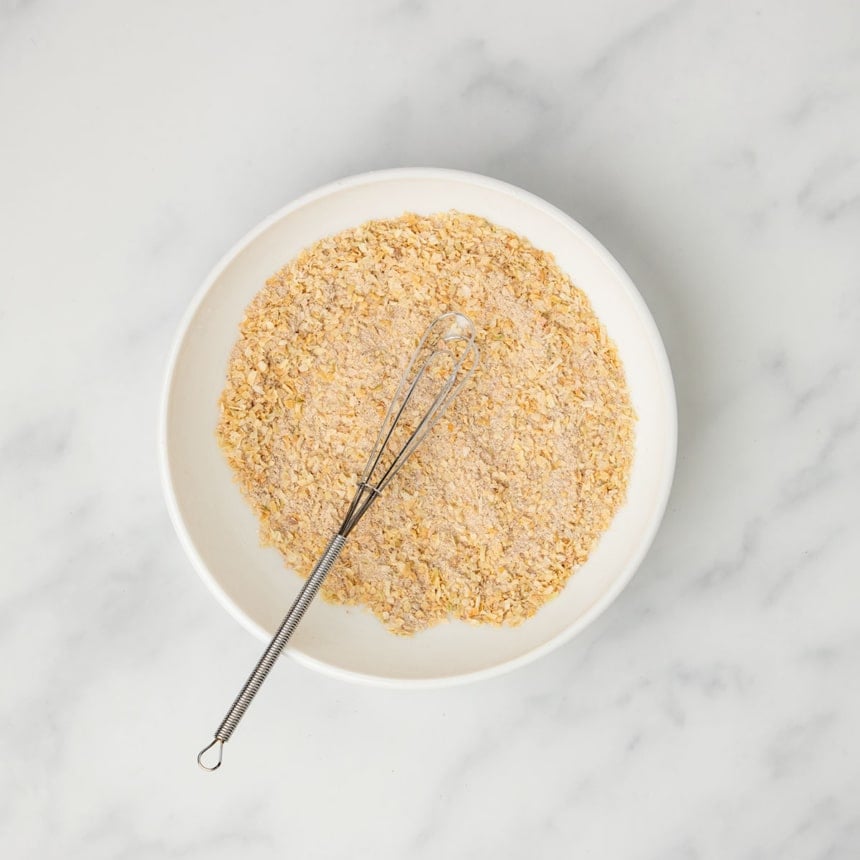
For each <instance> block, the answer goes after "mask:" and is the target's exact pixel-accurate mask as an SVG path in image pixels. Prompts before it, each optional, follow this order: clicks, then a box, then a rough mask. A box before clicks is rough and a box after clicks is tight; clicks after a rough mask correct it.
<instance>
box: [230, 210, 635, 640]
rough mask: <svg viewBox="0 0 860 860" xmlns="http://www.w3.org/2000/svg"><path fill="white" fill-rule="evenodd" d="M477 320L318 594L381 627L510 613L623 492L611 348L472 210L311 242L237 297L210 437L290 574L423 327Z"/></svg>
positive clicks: (519, 243)
mask: <svg viewBox="0 0 860 860" xmlns="http://www.w3.org/2000/svg"><path fill="white" fill-rule="evenodd" d="M448 310H459V311H461V312H463V313H465V314H467V315H469V316H470V317H471V318H472V320H473V321H474V322H475V324H476V326H477V329H478V344H479V347H480V350H481V366H480V367H479V368H478V370H477V371H476V373H475V375H474V376H473V377H472V379H471V380H470V382H469V383H468V384H467V386H466V387H465V388H464V389H463V391H462V392H461V394H460V395H459V397H458V398H457V399H456V400H455V402H454V403H453V405H452V406H451V408H450V409H449V411H448V412H447V413H446V415H445V417H444V418H443V419H442V421H441V422H440V423H439V424H438V425H437V426H436V427H435V428H434V430H433V432H432V433H431V434H430V435H429V436H428V437H427V439H426V440H425V441H424V443H423V444H422V446H421V447H420V448H419V449H418V450H417V452H416V453H415V454H414V455H413V457H412V459H410V461H409V462H408V463H407V464H406V466H405V467H404V468H403V470H402V471H401V472H400V473H399V474H398V475H397V477H396V478H395V479H394V481H392V483H391V484H390V485H389V487H388V489H387V490H386V492H385V496H384V498H383V499H382V500H381V501H380V502H379V503H378V504H376V505H375V506H374V507H373V508H372V509H371V510H370V512H369V513H368V514H367V516H366V517H365V518H364V519H363V520H362V522H361V523H360V524H359V526H358V527H357V528H356V530H355V533H354V534H353V536H352V537H351V539H350V541H349V542H348V543H347V545H346V547H345V549H344V551H343V555H342V558H341V561H340V562H339V563H338V564H337V565H335V567H334V569H333V570H332V572H331V574H329V578H328V580H327V582H326V584H325V586H324V588H323V593H324V595H325V596H326V597H327V598H328V599H330V600H332V601H335V602H337V603H345V604H363V605H365V606H367V607H369V608H370V609H371V610H372V611H373V612H374V613H375V614H376V615H377V616H378V617H379V618H380V619H381V620H382V621H383V623H384V624H385V625H386V626H387V627H388V628H389V629H391V630H392V631H394V632H395V633H401V634H410V633H414V632H415V631H418V630H421V629H423V628H426V627H429V626H431V625H433V624H437V623H438V622H440V621H442V620H443V619H445V618H446V617H453V618H460V619H466V620H469V621H472V622H480V623H490V624H518V623H519V622H521V621H523V620H524V619H526V618H528V617H529V616H531V615H533V614H534V613H535V612H536V611H537V609H539V608H540V606H541V605H542V604H544V603H545V602H546V601H547V600H549V599H550V598H552V597H553V596H554V595H556V594H558V593H559V591H561V589H562V588H563V587H564V585H565V583H566V582H567V580H568V578H569V577H570V576H571V574H572V573H573V572H574V571H575V569H576V567H577V566H579V565H581V564H582V563H583V562H584V561H585V560H586V559H587V558H588V555H589V553H590V552H591V550H592V549H593V547H594V546H595V544H596V542H597V540H598V538H599V537H600V535H601V533H602V532H603V531H604V530H605V529H606V528H607V526H608V525H609V523H610V521H611V519H612V517H613V515H614V514H615V512H616V510H617V509H618V507H619V506H620V505H621V504H622V502H623V501H624V497H625V491H626V486H627V479H628V475H629V471H630V466H631V460H632V456H633V445H634V425H635V415H634V412H633V409H632V407H631V403H630V398H629V394H628V391H627V386H626V383H625V379H624V371H623V368H622V366H621V362H620V360H619V358H618V354H617V352H616V349H615V346H614V344H613V343H612V341H611V340H609V339H608V338H607V336H606V332H605V331H604V329H603V327H602V325H601V324H600V322H599V320H598V319H597V318H596V317H595V315H594V313H593V311H592V310H591V306H590V305H589V302H588V299H587V298H586V297H585V295H584V294H583V293H582V292H580V291H579V290H578V289H577V288H576V287H574V286H573V284H572V283H571V282H570V279H569V278H568V277H567V276H566V275H565V274H564V273H563V272H562V271H561V269H559V267H558V266H557V265H556V264H555V261H554V260H553V258H552V256H551V255H550V254H547V253H545V252H543V251H540V250H538V249H536V248H534V247H533V246H532V245H531V244H529V242H528V241H527V240H525V239H523V238H522V237H520V236H517V235H515V234H514V233H511V232H509V231H508V230H504V229H502V228H500V227H497V226H495V225H494V224H491V223H490V222H488V221H486V220H484V219H482V218H478V217H476V216H473V215H466V214H463V213H460V212H454V211H452V212H446V213H441V214H437V215H432V216H428V217H424V216H417V215H404V216H402V217H400V218H395V219H392V220H386V221H371V222H369V223H367V224H364V225H362V226H360V227H357V228H355V229H351V230H346V231H344V232H342V233H339V234H337V235H336V236H332V237H329V238H327V239H323V240H322V241H320V242H317V243H316V244H315V245H312V246H311V247H310V248H307V249H306V250H305V251H303V252H302V253H301V254H300V255H299V256H298V257H297V258H296V259H294V260H293V261H292V262H290V263H289V264H288V265H287V266H285V267H284V268H283V269H282V270H281V271H280V272H278V273H277V274H276V275H274V276H273V277H272V278H270V279H269V280H268V281H267V282H266V286H265V287H264V288H263V290H262V291H261V292H260V293H259V294H258V295H257V296H256V298H255V299H254V300H253V302H252V303H251V304H250V306H249V307H248V309H247V312H246V314H245V319H244V321H243V322H242V324H241V328H240V330H241V336H240V338H239V341H238V342H237V344H236V347H235V349H234V351H233V353H232V356H231V359H230V364H229V369H228V375H227V384H226V387H225V389H224V392H223V394H222V396H221V400H220V408H221V417H220V421H219V424H218V440H219V442H220V444H221V446H222V448H223V450H224V452H225V454H226V456H227V459H228V461H229V463H230V465H231V466H232V468H233V470H234V472H235V474H236V477H237V479H238V481H239V484H240V486H241V488H242V490H243V492H244V493H245V495H246V497H247V499H248V500H249V502H250V503H251V505H252V506H253V508H254V510H255V512H256V513H257V515H258V517H259V518H260V523H261V526H260V533H261V539H262V541H263V543H264V544H266V545H272V546H275V547H277V549H278V550H280V552H281V554H282V555H283V557H284V559H285V561H286V563H287V565H288V566H289V567H291V568H293V569H295V570H296V571H300V572H301V573H302V575H307V574H308V572H309V571H310V569H311V568H312V566H313V564H314V563H315V562H316V560H317V558H318V556H319V554H320V553H321V552H322V550H323V549H324V548H325V546H326V544H327V543H328V540H329V538H330V537H331V535H332V534H333V533H334V531H336V529H337V528H338V526H339V525H340V522H341V519H342V517H343V514H344V512H345V509H346V506H347V505H348V503H349V500H350V499H351V498H352V495H353V492H354V490H355V482H356V479H357V475H358V473H360V471H361V469H362V468H363V466H364V463H365V460H366V457H367V454H368V452H369V450H370V447H371V445H372V444H373V441H374V439H375V436H376V433H377V430H378V427H379V423H380V421H381V419H382V417H383V415H384V412H385V409H386V407H387V404H388V400H389V398H390V397H391V396H392V395H393V393H394V389H395V387H396V385H397V381H398V379H399V376H400V373H401V372H402V370H403V367H404V365H405V362H406V360H407V359H408V356H409V355H410V353H411V351H412V350H413V349H414V347H415V344H416V343H417V340H418V338H419V336H420V335H421V333H422V332H423V330H424V328H425V327H426V326H427V324H428V323H429V322H431V321H432V320H433V319H434V318H435V317H436V316H438V315H439V314H441V313H443V312H444V311H448Z"/></svg>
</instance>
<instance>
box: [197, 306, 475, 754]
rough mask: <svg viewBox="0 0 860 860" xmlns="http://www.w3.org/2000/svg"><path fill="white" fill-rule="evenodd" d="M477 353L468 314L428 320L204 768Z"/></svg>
mask: <svg viewBox="0 0 860 860" xmlns="http://www.w3.org/2000/svg"><path fill="white" fill-rule="evenodd" d="M478 360H479V353H478V348H477V346H476V345H475V326H474V325H473V323H472V321H471V320H470V319H469V318H468V317H466V316H464V315H463V314H461V313H457V312H451V313H446V314H443V315H442V316H440V317H438V318H437V319H436V320H434V321H433V322H432V323H431V324H430V325H429V326H428V327H427V330H426V331H425V332H424V335H423V337H422V338H421V340H420V342H419V344H418V347H417V348H416V350H415V352H414V353H413V354H412V358H411V359H410V360H409V364H408V365H407V366H406V370H405V371H404V372H403V376H402V377H401V379H400V383H399V385H398V386H397V391H396V393H395V395H394V398H393V399H392V401H391V403H390V404H389V406H388V411H387V412H386V414H385V418H384V419H383V422H382V426H381V427H380V429H379V434H378V436H377V437H376V442H375V444H374V446H373V449H372V450H371V452H370V457H368V460H367V465H366V466H365V468H364V472H363V473H362V476H361V479H360V480H359V482H358V489H357V490H356V492H355V496H353V499H352V503H351V504H350V506H349V508H348V509H347V512H346V516H345V517H344V519H343V522H342V523H341V526H340V528H339V529H338V531H337V534H335V535H334V537H332V539H331V540H330V541H329V543H328V546H327V547H326V549H325V552H324V553H323V554H322V555H321V556H320V559H319V561H318V562H317V563H316V565H315V566H314V569H313V570H312V571H311V574H310V576H309V577H308V578H307V580H306V581H305V584H304V585H303V586H302V588H301V590H300V591H299V594H298V596H297V597H296V599H295V601H294V603H293V605H292V607H290V611H289V612H288V613H287V614H286V617H285V618H284V620H283V621H282V622H281V626H280V627H279V628H278V632H277V633H275V635H274V636H273V637H272V641H271V642H270V643H269V644H268V646H267V648H266V650H265V651H264V652H263V656H262V657H261V658H260V660H259V662H258V663H257V665H256V666H255V667H254V671H253V672H251V674H250V675H249V677H248V680H247V681H246V682H245V685H244V686H243V687H242V690H241V691H240V693H239V695H238V696H237V697H236V699H235V701H234V702H233V704H232V705H231V706H230V710H229V711H228V712H227V716H226V717H224V719H223V721H222V722H221V725H220V726H218V730H217V731H216V732H215V738H214V740H213V741H212V743H210V744H209V745H208V746H207V747H205V748H204V749H202V750H201V751H200V752H199V753H198V755H197V762H198V764H199V765H200V767H202V768H203V769H204V770H217V769H218V768H219V767H220V766H221V761H222V758H223V754H224V744H225V743H227V741H228V740H230V736H231V735H232V734H233V732H234V731H235V730H236V726H238V725H239V721H240V720H241V719H242V717H243V716H244V714H245V711H246V710H247V709H248V706H249V705H250V704H251V702H252V700H253V699H254V696H256V695H257V691H258V690H259V689H260V687H261V686H262V684H263V681H265V680H266V676H267V675H268V674H269V672H270V670H271V668H272V666H274V665H275V661H276V660H277V659H278V656H279V655H280V653H281V651H283V650H284V646H285V645H286V644H287V641H288V640H289V638H290V636H292V635H293V632H294V631H295V629H296V627H297V626H298V624H299V622H300V621H301V620H302V616H304V614H305V612H306V611H307V608H308V606H310V604H311V601H312V600H313V599H314V597H315V596H316V594H317V592H318V591H319V589H320V586H321V585H322V584H323V581H324V580H325V578H326V576H327V575H328V573H329V571H330V570H331V569H332V566H333V565H334V563H335V561H336V560H337V557H338V556H339V555H340V552H341V550H342V549H343V546H344V544H345V543H346V539H347V537H348V536H349V533H350V532H351V531H352V530H353V529H354V528H355V526H356V524H357V523H358V521H359V520H360V519H361V518H362V517H363V516H364V515H365V514H366V513H367V511H368V509H369V508H370V506H371V505H372V504H373V503H374V502H375V501H376V500H377V499H378V498H379V496H380V494H381V493H382V491H383V490H384V489H385V487H386V486H387V485H388V483H389V481H390V480H391V479H392V478H393V477H394V476H395V475H396V474H397V472H398V471H399V470H400V468H401V466H403V464H404V463H405V462H406V460H407V459H408V458H409V456H410V455H411V454H412V453H413V452H414V451H415V449H416V448H417V447H418V446H419V445H420V444H421V442H422V440H423V439H424V437H425V436H426V435H427V433H428V432H429V430H430V428H431V427H432V426H433V425H434V424H435V423H436V422H437V421H438V420H439V419H440V418H441V417H442V414H443V413H444V412H445V410H446V409H447V408H448V406H449V405H450V404H451V401H452V400H453V399H454V397H455V396H456V395H457V393H458V392H459V390H460V389H461V388H462V387H463V385H464V384H465V382H466V380H467V379H468V378H469V377H470V376H471V375H472V372H473V371H474V370H475V367H476V366H477V364H478ZM425 389H426V390H425ZM425 404H428V405H426V406H425ZM210 750H215V751H214V752H213V753H212V756H213V757H215V758H214V761H212V762H211V763H209V764H207V763H206V762H205V761H204V757H206V754H207V753H208V752H209V751H210Z"/></svg>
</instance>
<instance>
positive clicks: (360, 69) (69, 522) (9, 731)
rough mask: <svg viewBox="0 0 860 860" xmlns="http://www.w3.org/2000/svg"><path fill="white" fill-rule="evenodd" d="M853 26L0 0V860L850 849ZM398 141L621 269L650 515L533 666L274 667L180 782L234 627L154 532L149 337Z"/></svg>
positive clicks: (855, 772) (241, 668) (856, 764)
mask: <svg viewBox="0 0 860 860" xmlns="http://www.w3.org/2000/svg"><path fill="white" fill-rule="evenodd" d="M858 42H860V6H858V4H857V3H855V2H852V0H844V2H820V0H819V2H812V0H801V1H800V2H792V3H782V2H777V0H761V2H758V3H756V4H723V3H716V2H713V3H708V2H704V0H699V2H689V0H679V2H671V0H669V2H638V0H610V2H606V3H590V2H589V3H586V2H575V3H564V2H549V0H531V2H529V3H521V4H514V3H507V4H503V3H492V2H488V0H486V1H485V2H480V3H469V4H465V3H459V2H454V0H445V2H437V3H430V2H426V0H402V2H397V0H371V2H366V3H362V4H347V3H329V2H314V3H311V2H303V3H290V4H281V3H275V2H242V3H240V2H218V3H204V2H202V0H189V2H182V3H162V2H156V3H114V2H108V0H102V2H96V0H85V2H80V3H74V4H71V3H70V4H64V3H60V2H57V0H33V1H32V2H20V3H16V2H14V0H13V2H12V3H11V4H10V3H4V4H3V5H2V7H0V116H2V118H3V122H2V129H3V130H2V133H0V189H2V204H0V219H2V223H0V237H2V253H0V284H2V291H3V292H2V295H3V300H2V303H0V361H2V365H0V366H2V375H0V385H2V404H3V405H2V411H0V513H2V516H0V548H2V559H0V614H2V623H0V665H2V689H3V695H2V697H0V726H2V731H0V761H2V766H0V843H2V845H3V849H2V850H3V856H4V857H7V858H16V860H17V858H40V860H41V858H54V857H57V858H64V860H76V858H85V860H100V858H110V860H115V858H135V860H145V858H168V857H169V858H197V857H201V858H203V857H205V858H211V860H216V858H225V860H233V858H238V857H241V858H250V860H253V859H254V858H264V857H266V858H268V857H272V856H283V857H298V858H303V860H305V858H374V860H387V858H397V860H400V858H410V860H423V858H436V857H457V858H460V857H462V858H475V857H481V858H483V857H492V858H496V857H498V858H523V857H540V858H556V857H558V858H562V857H565V858H566V857H594V858H637V859H638V858H643V860H650V858H654V860H657V858H660V860H664V858H669V860H672V858H677V860H681V858H687V860H694V858H711V857H713V858H721V860H724V858H750V860H752V858H756V860H758V859H759V858H772V857H778V858H831V860H832V858H856V857H858V856H860V740H858V725H860V570H858V567H860V565H858V561H860V528H858V513H857V512H858V510H860V493H858V478H860V423H858V422H860V382H858V379H860V376H858V374H860V275H858V273H860V50H858ZM397 165H437V166H445V167H457V168H462V169H467V170H474V171H477V172H481V173H486V174H489V175H492V176H496V177H498V178H501V179H505V180H508V181H510V182H513V183H515V184H517V185H521V186H523V187H525V188H527V189H529V190H531V191H533V192H535V193H537V194H539V195H541V196H543V197H545V198H547V199H548V200H550V201H551V202H553V203H555V204H557V205H559V206H560V207H562V208H563V209H565V210H566V211H568V212H570V213H571V214H572V215H573V216H574V217H575V218H577V219H578V220H579V221H581V222H582V223H583V224H584V225H585V226H586V227H588V228H589V229H590V230H592V231H593V232H594V233H595V234H596V235H597V236H598V237H599V238H600V239H601V240H602V241H603V242H604V243H605V244H606V245H607V246H608V247H609V249H610V250H611V251H612V252H613V253H614V254H615V255H616V256H617V257H618V258H619V260H620V261H621V262H622V264H623V265H624V266H625V267H626V268H627V270H628V271H629V273H630V274H631V276H632V277H633V279H634V281H635V282H636V283H637V285H638V286H639V288H640V290H641V291H642V293H643V295H644V296H645V298H646V300H647V302H648V304H649V306H650V307H651V309H652V311H653V313H654V315H655V317H656V319H657V322H658V325H659V327H660V329H661V331H662V334H663V337H664V339H665V342H666V345H667V349H668V352H669V356H670V359H671V361H672V364H673V368H674V372H675V376H676V384H677V389H678V400H679V409H680V449H679V460H678V469H677V477H676V481H675V486H674V490H673V494H672V498H671V500H670V503H669V508H668V511H667V514H666V518H665V521H664V523H663V526H662V528H661V530H660V533H659V535H658V538H657V540H656V543H655V545H654V547H653V549H652V551H651V552H650V554H649V555H648V557H647V559H646V561H645V563H644V564H643V565H642V568H641V570H640V571H639V573H638V575H637V576H636V577H635V579H634V580H633V582H632V584H631V585H630V586H629V587H628V588H627V590H626V591H625V592H624V593H623V595H622V596H621V597H620V598H619V600H618V601H617V602H616V603H615V604H614V605H613V606H612V607H611V608H610V610H609V611H608V612H606V613H605V614H604V615H603V616H602V617H601V618H600V619H599V620H598V621H597V622H596V623H595V624H594V625H593V626H591V627H590V628H589V629H588V630H587V631H586V632H585V633H583V634H582V635H581V636H579V637H578V638H577V639H575V640H574V641H572V642H571V643H569V644H568V645H566V646H564V647H563V648H561V649H560V650H559V651H557V652H555V653H554V654H553V655H551V656H549V657H547V658H544V659H542V660H540V661H539V662H538V663H536V664H533V665H531V666H528V667H526V668H525V669H522V670H519V671H516V672H514V673H512V674H509V675H506V676H504V677H501V678H497V679H494V680H491V681H487V682H484V683H481V684H479V685H474V686H466V687H462V688H455V689H447V690H442V691H420V692H418V691H416V692H397V691H392V690H378V689H371V688H365V687H360V686H352V685H349V684H345V683H342V682H338V681H335V680H333V679H330V678H326V677H322V676H320V675H318V674H315V673H313V672H311V671H309V670H307V669H304V668H302V667H300V666H298V665H295V664H294V663H292V662H288V663H285V664H284V665H283V666H281V667H279V668H278V671H276V672H275V673H273V676H272V678H271V679H270V681H269V683H268V684H267V685H266V688H265V689H264V690H263V692H262V693H261V696H260V699H261V701H260V702H259V704H258V705H256V706H255V708H254V709H253V711H252V712H251V715H249V717H248V720H246V722H245V723H244V724H243V727H242V730H241V742H240V743H239V742H234V745H232V746H231V748H230V753H231V755H230V761H229V768H225V770H224V771H222V772H221V773H219V774H218V775H215V776H211V775H207V774H205V773H203V772H202V771H200V770H198V768H197V766H196V764H195V763H194V755H195V753H196V752H197V750H198V749H199V748H200V746H201V742H202V741H203V740H204V739H205V738H206V737H207V736H208V735H209V734H210V732H211V729H212V726H213V721H217V719H218V718H220V716H221V714H222V712H223V709H224V705H225V701H226V699H228V698H229V695H231V694H232V692H233V690H234V688H235V686H236V683H237V680H238V679H240V678H243V677H244V676H245V673H246V671H247V669H248V668H249V666H250V665H251V664H252V663H253V661H254V660H255V659H256V657H257V655H258V651H259V643H258V642H256V641H255V640H253V639H252V638H251V637H250V636H249V635H248V634H247V633H246V632H245V631H244V630H242V629H241V628H240V627H239V625H238V624H236V623H235V622H234V621H232V620H231V619H230V618H229V617H228V616H227V615H226V613H225V612H224V611H223V610H222V609H221V608H220V607H219V606H218V604H217V603H216V602H215V601H214V600H213V599H212V598H211V596H210V595H209V593H208V592H207V591H206V589H205V588H204V587H203V586H202V585H201V583H200V582H199V580H198V579H197V577H196V576H195V574H194V573H193V571H192V569H191V565H190V564H189V562H188V561H187V559H186V558H185V557H184V555H183V553H182V550H181V549H180V546H179V543H178V541H177V540H176V538H175V536H174V533H173V530H172V528H171V525H170V523H169V521H168V517H167V514H166V510H165V506H164V503H163V501H162V495H161V489H160V486H159V477H158V467H157V456H156V425H157V411H158V402H159V394H160V389H161V384H162V376H163V373H164V368H165V362H166V357H167V352H168V348H169V345H170V342H171V339H172V337H173V333H174V331H175V329H176V326H177V324H178V321H179V318H180V315H181V314H182V312H183V310H184V308H185V306H186V304H187V303H188V302H189V300H190V298H191V296H192V295H193V293H194V292H195V290H196V289H197V287H198V285H199V283H200V282H201V280H202V279H203V277H204V276H205V274H206V273H207V271H208V270H209V268H210V267H211V266H212V265H213V264H214V262H215V261H216V260H217V258H219V257H220V255H221V254H222V253H223V252H224V251H225V250H226V249H227V248H228V247H229V246H230V245H231V244H232V243H233V242H234V241H235V240H236V239H237V238H238V237H240V236H241V235H242V234H243V233H244V232H245V231H247V230H248V229H249V228H251V227H252V226H253V225H254V224H255V223H257V222H258V221H259V220H260V219H261V218H263V217H264V216H266V215H268V214H269V213H270V212H272V211H274V210H275V209H277V208H278V207H280V206H281V205H282V204H284V203H285V202H287V201H289V200H290V199H292V198H293V197H295V196H296V195H298V194H299V193H301V192H303V191H306V190H308V189H310V188H313V187H314V186H316V185H319V184H322V183H324V182H326V181H328V180H331V179H334V178H337V177H340V176H344V175H347V174H350V173H355V172H359V171H363V170H368V169H372V168H378V167H387V166H397ZM251 723H253V725H251ZM238 737H239V735H237V740H238Z"/></svg>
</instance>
